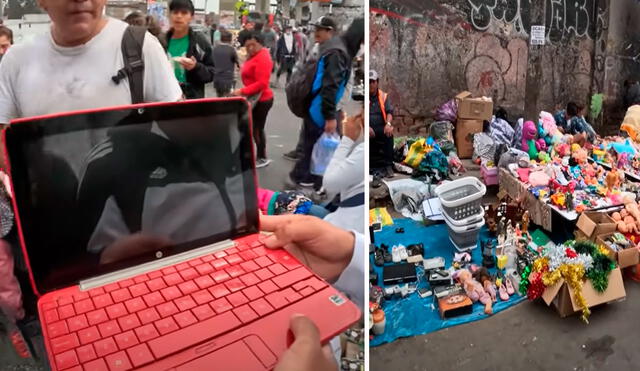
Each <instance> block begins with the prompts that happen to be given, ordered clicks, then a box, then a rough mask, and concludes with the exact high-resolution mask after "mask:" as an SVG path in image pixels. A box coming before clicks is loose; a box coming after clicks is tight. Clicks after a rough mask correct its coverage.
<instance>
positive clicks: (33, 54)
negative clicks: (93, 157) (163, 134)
mask: <svg viewBox="0 0 640 371" xmlns="http://www.w3.org/2000/svg"><path fill="white" fill-rule="evenodd" d="M41 4H42V6H43V9H45V11H46V12H47V13H48V15H49V17H50V19H51V22H52V25H51V29H50V32H49V33H47V34H46V35H41V36H42V37H36V38H35V39H34V40H32V41H31V42H29V43H25V44H21V45H17V46H13V47H11V45H12V44H13V37H12V33H11V30H9V29H8V28H7V27H5V26H0V58H1V60H0V61H1V63H0V125H1V126H3V127H4V126H5V125H8V124H9V122H10V121H11V120H13V119H17V118H23V117H33V116H41V115H47V114H53V113H59V112H70V111H78V110H86V109H96V108H101V107H107V106H123V105H128V104H131V103H132V102H136V101H141V102H173V101H180V100H185V99H197V98H203V97H205V87H206V86H207V85H208V84H212V85H213V87H214V89H215V91H216V95H217V96H218V97H227V96H242V97H245V98H246V99H247V100H248V101H249V103H250V104H251V109H252V122H253V135H254V141H255V145H256V148H257V159H256V167H258V168H260V167H265V166H267V165H269V163H270V162H271V160H270V159H269V158H268V157H267V153H266V149H267V144H266V138H267V135H266V133H265V130H266V126H267V121H268V115H269V112H270V110H271V109H272V107H273V106H274V93H273V91H272V90H271V89H272V87H273V88H279V86H280V79H281V76H282V75H283V74H285V75H286V82H287V83H289V82H291V81H294V80H295V75H296V73H298V74H300V73H305V71H309V70H310V69H309V68H306V69H305V68H304V66H305V65H312V66H313V69H311V70H312V71H313V75H312V77H313V79H312V81H313V85H312V86H309V91H308V92H307V98H308V99H307V100H306V106H305V107H304V114H303V117H301V120H300V121H301V129H300V138H299V143H298V145H297V148H298V150H297V151H293V153H294V154H293V155H291V156H289V157H290V158H292V159H295V160H296V163H295V166H294V168H293V169H292V171H291V173H290V178H291V179H289V181H288V182H287V184H286V185H285V188H287V189H288V191H284V190H278V192H279V193H283V192H297V191H300V190H301V188H305V187H307V188H311V187H313V188H315V190H320V189H325V190H326V192H327V193H328V194H329V195H330V196H331V197H330V199H331V200H333V202H331V203H329V204H326V205H316V206H319V207H320V208H321V209H322V210H321V211H320V212H318V213H317V214H315V215H316V216H320V217H322V218H324V219H325V221H322V220H321V219H320V218H318V217H314V216H307V217H300V219H298V216H286V217H282V218H278V217H274V218H275V219H270V220H269V222H268V223H263V227H265V226H266V227H265V228H268V229H270V230H272V231H280V230H283V228H284V227H285V226H288V225H294V226H296V228H297V229H300V230H303V231H304V233H298V232H295V231H294V229H295V228H293V227H292V228H289V227H287V228H286V229H284V232H282V233H284V234H286V233H288V231H290V232H291V233H295V236H296V237H295V238H300V236H303V235H304V236H307V237H308V238H306V237H305V238H304V239H303V240H301V241H300V242H299V243H298V247H299V248H300V249H301V250H303V251H307V253H314V252H313V250H312V249H314V248H317V246H316V245H317V244H318V242H319V241H321V240H322V239H323V238H324V239H326V238H329V239H331V238H333V239H336V238H338V237H336V236H342V237H344V238H342V237H340V243H335V241H333V242H330V243H329V244H331V245H332V246H341V249H342V250H341V256H344V259H341V260H340V261H339V262H336V260H335V254H333V255H332V256H328V257H327V256H325V255H326V254H324V255H323V254H322V253H318V254H319V256H320V258H321V259H326V260H327V264H329V265H334V266H335V267H337V268H339V270H340V272H338V274H337V276H336V277H332V280H333V281H334V283H335V284H336V286H337V287H338V288H341V289H343V291H345V292H347V293H349V294H351V297H352V299H354V300H355V301H356V302H357V304H359V305H360V307H362V306H363V304H364V298H363V292H364V289H363V287H362V277H363V275H364V267H363V265H364V263H363V262H364V259H363V256H364V242H363V241H364V239H363V237H362V236H363V232H364V230H363V229H364V223H363V220H362V218H363V215H364V205H365V200H364V182H363V178H364V140H363V136H364V135H363V133H364V117H363V114H362V113H361V114H359V115H356V116H352V117H349V118H346V115H345V113H344V110H343V104H344V101H346V100H348V99H350V96H349V94H350V93H349V92H348V85H349V84H350V81H351V76H352V72H353V71H352V62H353V60H354V58H355V57H356V55H357V54H358V52H359V51H360V50H361V48H362V46H363V43H364V20H363V19H357V20H355V21H353V23H352V24H351V25H348V28H347V30H346V31H345V32H343V33H340V28H339V27H338V24H336V22H335V21H334V20H333V19H332V18H330V17H326V16H325V17H320V18H319V19H318V20H316V21H315V22H313V23H312V24H311V28H310V29H309V30H307V29H306V28H294V27H291V26H285V27H284V28H283V29H281V30H280V29H278V28H276V27H272V25H268V24H265V25H261V24H257V23H253V22H247V23H245V24H244V26H243V30H242V31H241V32H240V33H239V34H238V35H237V37H236V38H235V40H234V35H233V33H232V32H231V31H229V30H226V29H224V28H222V27H211V29H210V32H209V33H208V34H203V33H200V32H197V31H195V30H194V28H193V27H192V26H190V24H191V22H192V20H193V16H194V10H195V9H194V6H193V3H192V1H191V0H172V1H171V2H170V3H169V20H170V29H169V30H168V32H166V33H163V32H161V30H160V27H159V26H158V24H157V22H156V21H155V19H154V18H153V17H151V16H147V15H144V14H141V13H137V12H134V13H132V14H130V15H128V16H127V17H126V18H125V19H124V20H123V21H121V20H117V19H114V18H110V17H107V16H105V15H104V6H105V5H104V2H98V3H86V4H85V5H86V8H87V9H84V8H83V11H84V12H86V14H87V16H86V17H75V16H74V15H73V14H71V13H69V11H68V8H69V6H70V4H71V1H70V0H63V1H53V0H41ZM89 8H90V9H89ZM130 25H132V26H138V27H143V28H146V30H147V31H148V32H147V33H144V34H143V36H142V40H141V41H142V42H141V50H140V53H141V58H142V59H143V60H144V67H143V69H140V70H137V71H136V70H135V68H133V69H128V70H127V69H126V68H123V63H125V66H126V61H125V62H123V55H122V53H123V51H122V50H123V37H125V34H126V33H127V32H129V31H128V30H129V26H130ZM308 31H312V33H313V35H312V36H311V35H309V34H308ZM125 39H126V37H125ZM240 50H244V51H246V55H247V56H246V60H244V61H241V58H239V54H240V55H242V54H241V53H239V51H240ZM7 51H9V52H8V53H7ZM123 70H124V72H123ZM24 71H28V73H24ZM237 72H239V76H240V80H241V81H240V82H241V84H238V83H237V82H236V78H235V76H236V73H237ZM120 73H125V74H126V77H128V78H129V80H130V81H129V84H121V83H118V82H117V81H116V80H117V79H115V77H114V75H116V76H117V75H118V74H120ZM135 73H140V74H141V78H140V81H141V82H142V86H137V87H133V86H132V85H134V84H135V79H134V78H133V77H134V74H135ZM236 85H238V86H236ZM240 86H241V87H240ZM136 89H137V90H138V91H140V92H141V93H140V98H139V99H136V97H135V96H134V92H135V91H136ZM52 96H55V97H56V99H55V100H54V99H51V97H52ZM322 133H342V138H341V140H340V143H339V146H338V147H337V148H336V150H335V152H334V155H333V157H332V158H331V160H330V161H329V164H328V166H327V168H326V171H325V173H324V176H319V175H317V174H312V173H311V171H310V163H311V156H312V152H313V148H314V145H315V144H316V142H317V141H318V139H319V138H320V136H321V135H322ZM0 157H2V163H1V164H0V166H2V168H4V165H5V164H4V158H3V157H4V155H2V156H0ZM333 196H335V197H333ZM316 209H317V208H316ZM281 210H282V211H281V213H291V210H290V209H288V208H286V207H285V208H281ZM264 211H265V212H264V213H265V214H268V213H269V211H268V210H264ZM345 229H347V230H351V233H346V234H345V233H337V231H338V230H340V231H344V230H345ZM316 231H325V232H326V233H324V234H323V236H316V235H317V233H316ZM314 236H316V237H314ZM279 237H282V238H284V239H285V240H288V241H293V240H294V239H295V238H294V237H291V238H287V237H286V236H285V235H279ZM313 244H315V245H313ZM327 251H328V250H327ZM311 268H312V269H313V267H311ZM0 279H1V278H0ZM296 322H299V319H294V321H293V322H292V326H295V323H296ZM302 327H304V329H302V330H299V333H300V334H301V336H302V334H303V333H304V332H313V324H311V325H305V326H302ZM296 337H298V333H296ZM316 341H317V339H316ZM294 348H295V347H292V349H294ZM305 348H308V349H305V352H306V353H304V354H303V353H299V354H293V355H289V356H288V357H287V358H286V359H298V360H300V359H302V360H303V361H305V362H313V357H317V356H321V355H322V353H321V352H319V349H320V344H319V343H318V344H313V343H312V344H308V343H307V344H306V345H305ZM300 357H302V358H300ZM305 357H306V358H305ZM285 364H286V362H283V365H282V366H281V367H278V368H277V369H282V370H288V369H296V366H295V362H294V363H292V364H293V365H294V366H292V367H285V366H284V365H285Z"/></svg>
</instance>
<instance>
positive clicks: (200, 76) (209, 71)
mask: <svg viewBox="0 0 640 371" xmlns="http://www.w3.org/2000/svg"><path fill="white" fill-rule="evenodd" d="M194 38H195V42H196V43H197V45H199V46H200V47H201V48H202V49H203V51H204V56H203V57H202V60H201V61H196V65H195V67H193V69H192V70H191V74H192V76H194V77H195V79H196V80H198V82H200V83H202V84H206V83H209V82H211V81H213V75H214V73H215V69H214V66H213V50H212V48H211V44H210V43H209V41H208V40H207V39H205V38H203V37H201V36H199V35H197V34H196V35H195V36H194Z"/></svg>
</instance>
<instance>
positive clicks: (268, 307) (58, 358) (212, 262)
mask: <svg viewBox="0 0 640 371" xmlns="http://www.w3.org/2000/svg"><path fill="white" fill-rule="evenodd" d="M326 286H327V284H326V283H325V282H324V281H322V280H320V279H318V278H317V277H316V276H314V275H313V274H312V273H311V272H310V271H309V270H307V269H306V268H304V267H302V266H301V265H300V263H299V262H298V261H296V260H295V259H294V258H292V257H291V256H290V255H288V254H287V253H285V252H283V251H280V250H269V249H266V248H265V247H264V246H263V245H262V243H260V242H259V241H256V242H254V243H253V244H251V245H248V244H244V243H238V244H237V245H236V246H235V247H232V248H228V249H225V250H224V251H219V252H216V253H214V254H211V255H206V256H203V257H199V258H196V259H193V260H190V261H187V262H184V263H181V264H177V265H174V266H170V267H167V268H164V269H160V270H157V271H153V272H149V273H146V274H143V275H140V276H136V277H133V278H131V279H126V280H123V281H120V282H117V283H112V284H109V285H106V286H103V287H99V288H96V289H92V290H89V291H86V292H81V293H79V294H75V295H68V296H60V297H51V300H47V301H44V302H43V303H42V305H41V306H42V309H43V312H44V314H43V318H42V319H41V320H42V325H43V326H46V328H47V333H48V338H49V341H50V350H51V352H52V353H53V355H54V359H53V360H51V361H52V362H55V365H56V367H57V369H58V370H91V371H99V370H129V369H132V368H135V367H140V366H144V365H146V364H148V363H151V362H153V361H154V360H156V359H160V358H163V357H165V356H168V355H170V354H173V353H175V352H178V351H181V350H183V349H186V348H189V347H191V346H193V345H196V344H198V343H200V342H202V341H205V340H207V339H210V338H213V337H215V336H217V335H220V334H222V333H225V332H227V331H230V330H233V329H235V328H237V327H240V326H243V325H246V324H248V323H250V322H252V321H255V320H257V319H259V318H261V317H264V316H266V315H268V314H269V313H271V312H273V311H275V310H279V309H281V308H283V307H285V306H288V305H290V304H292V303H294V302H296V301H299V300H301V299H302V298H305V297H307V296H310V295H312V294H313V293H315V292H317V291H319V290H321V289H323V288H325V287H326Z"/></svg>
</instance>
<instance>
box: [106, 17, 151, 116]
mask: <svg viewBox="0 0 640 371" xmlns="http://www.w3.org/2000/svg"><path fill="white" fill-rule="evenodd" d="M146 32H147V29H146V28H145V27H142V26H129V27H127V29H126V30H125V31H124V35H122V58H123V59H124V67H122V68H121V69H120V70H119V71H118V72H117V73H116V74H115V75H114V76H112V77H111V80H113V82H115V83H116V84H119V83H120V81H122V80H124V79H125V78H127V79H129V90H130V91H131V103H132V104H137V103H143V102H144V56H143V54H142V45H143V44H144V36H145V34H146Z"/></svg>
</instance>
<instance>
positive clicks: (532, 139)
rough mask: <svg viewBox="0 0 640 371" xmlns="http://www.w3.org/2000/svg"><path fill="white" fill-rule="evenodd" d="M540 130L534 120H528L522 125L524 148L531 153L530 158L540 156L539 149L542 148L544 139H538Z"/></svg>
mask: <svg viewBox="0 0 640 371" xmlns="http://www.w3.org/2000/svg"><path fill="white" fill-rule="evenodd" d="M537 136H538V130H537V129H536V124H535V123H534V122H533V121H526V122H525V123H524V125H523V126H522V150H523V151H525V152H527V153H528V154H529V158H538V151H540V150H541V149H542V143H544V140H542V139H536V138H537Z"/></svg>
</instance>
